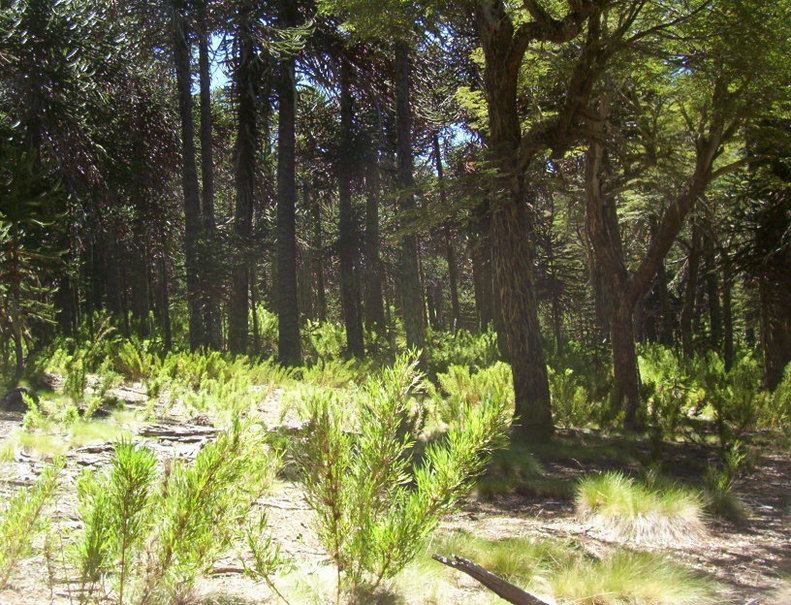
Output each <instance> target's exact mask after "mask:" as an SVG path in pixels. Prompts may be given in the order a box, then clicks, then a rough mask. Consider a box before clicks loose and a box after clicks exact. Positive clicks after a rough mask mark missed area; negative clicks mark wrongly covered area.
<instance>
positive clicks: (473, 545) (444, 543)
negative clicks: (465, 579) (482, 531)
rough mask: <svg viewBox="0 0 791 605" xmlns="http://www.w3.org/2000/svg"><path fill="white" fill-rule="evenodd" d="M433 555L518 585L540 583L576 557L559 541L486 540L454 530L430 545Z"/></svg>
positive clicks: (570, 546) (530, 539) (576, 556)
mask: <svg viewBox="0 0 791 605" xmlns="http://www.w3.org/2000/svg"><path fill="white" fill-rule="evenodd" d="M431 549H432V551H433V552H439V553H453V554H458V555H460V556H462V557H464V558H466V559H470V560H471V561H474V562H475V563H477V564H478V565H481V566H482V567H484V568H486V569H488V570H489V571H491V572H493V573H496V574H497V575H498V576H500V577H502V578H504V579H506V580H508V581H509V582H511V583H512V584H516V585H518V586H525V587H527V586H531V585H534V584H536V583H541V582H542V580H544V579H545V578H547V577H551V576H552V575H553V574H554V573H557V572H558V571H560V570H562V569H563V568H565V567H568V566H570V565H572V564H574V562H575V560H576V559H577V558H578V557H579V553H577V552H575V550H574V549H573V547H572V545H571V544H569V543H566V542H563V541H554V540H537V539H534V538H505V539H501V540H486V539H483V538H479V537H476V536H474V535H471V534H470V533H468V532H463V531H458V532H453V533H450V534H446V535H442V536H439V538H438V539H436V540H433V541H432V543H431Z"/></svg>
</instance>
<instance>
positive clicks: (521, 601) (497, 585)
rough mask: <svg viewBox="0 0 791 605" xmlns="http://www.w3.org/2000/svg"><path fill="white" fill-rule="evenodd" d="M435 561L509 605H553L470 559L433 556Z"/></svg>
mask: <svg viewBox="0 0 791 605" xmlns="http://www.w3.org/2000/svg"><path fill="white" fill-rule="evenodd" d="M432 558H433V559H434V560H435V561H439V562H440V563H442V564H443V565H447V566H448V567H452V568H453V569H458V570H459V571H461V572H464V573H466V574H467V575H468V576H470V577H471V578H473V579H474V580H477V581H478V582H480V583H481V584H483V585H484V586H485V587H486V588H488V589H489V590H491V591H492V592H493V593H495V594H496V595H497V596H498V597H500V598H501V599H505V600H506V601H508V602H509V603H514V604H515V605H552V604H551V603H548V602H547V601H544V600H542V599H539V598H538V597H537V596H535V595H533V594H530V593H529V592H527V591H525V590H522V589H521V588H519V587H518V586H514V585H513V584H511V583H510V582H506V581H505V580H503V579H502V578H501V577H500V576H498V575H496V574H493V573H492V572H491V571H489V570H487V569H484V568H483V567H481V566H480V565H478V564H476V563H473V562H472V561H470V560H468V559H464V558H462V557H459V556H458V555H452V557H451V558H450V559H449V558H447V557H443V556H442V555H433V556H432Z"/></svg>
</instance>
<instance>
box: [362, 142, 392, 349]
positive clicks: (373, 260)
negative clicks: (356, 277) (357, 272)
mask: <svg viewBox="0 0 791 605" xmlns="http://www.w3.org/2000/svg"><path fill="white" fill-rule="evenodd" d="M377 156H378V153H377V151H376V150H375V149H372V151H371V156H370V159H369V161H368V165H367V170H366V178H365V195H366V198H365V289H364V293H365V325H366V327H367V328H368V329H369V330H373V331H374V332H375V333H376V334H378V335H379V336H384V335H385V333H386V331H387V321H386V318H385V308H384V297H383V294H382V279H383V274H382V272H383V270H384V268H383V266H382V260H381V259H380V258H379V245H380V243H379V194H380V188H379V162H378V158H377Z"/></svg>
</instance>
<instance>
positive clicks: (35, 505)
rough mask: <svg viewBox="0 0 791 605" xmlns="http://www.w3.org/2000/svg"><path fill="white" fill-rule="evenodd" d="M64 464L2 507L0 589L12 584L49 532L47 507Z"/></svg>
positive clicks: (57, 465)
mask: <svg viewBox="0 0 791 605" xmlns="http://www.w3.org/2000/svg"><path fill="white" fill-rule="evenodd" d="M62 469H63V464H62V462H60V461H56V462H55V463H54V464H52V465H51V466H48V467H47V468H46V470H44V472H43V473H42V474H41V477H39V479H38V481H37V482H36V484H35V485H34V486H33V487H30V488H27V489H23V490H22V491H20V492H19V493H18V494H17V495H16V496H14V497H13V498H11V499H10V500H8V501H7V502H6V503H5V504H4V505H3V506H2V508H0V588H4V587H5V586H6V585H7V584H8V580H9V579H10V577H11V574H12V572H13V571H14V568H15V567H16V565H17V564H18V563H19V562H20V561H21V560H23V559H25V558H27V557H29V556H30V555H31V554H32V552H33V545H32V544H33V540H34V539H35V538H36V537H37V536H38V535H40V534H41V533H42V532H44V531H45V530H46V527H47V525H48V520H47V517H46V516H45V515H44V514H43V512H44V509H45V508H46V506H47V505H48V504H49V503H50V502H51V501H52V498H53V497H54V496H55V491H56V490H57V488H58V478H59V475H60V471H61V470H62Z"/></svg>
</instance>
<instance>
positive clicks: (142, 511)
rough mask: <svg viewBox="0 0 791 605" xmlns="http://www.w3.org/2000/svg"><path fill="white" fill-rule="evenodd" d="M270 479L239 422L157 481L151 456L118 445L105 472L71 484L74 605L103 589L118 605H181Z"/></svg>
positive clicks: (258, 443)
mask: <svg viewBox="0 0 791 605" xmlns="http://www.w3.org/2000/svg"><path fill="white" fill-rule="evenodd" d="M273 470H274V457H273V456H271V455H269V454H267V453H266V452H265V450H264V445H263V441H262V440H261V437H260V436H258V435H257V434H253V433H252V432H251V431H250V430H244V429H243V428H242V426H241V425H240V423H239V422H238V421H237V422H235V423H234V424H233V426H232V428H231V430H230V431H229V432H228V433H225V434H223V435H221V436H220V437H219V438H218V439H217V441H215V442H214V443H211V444H209V445H207V446H206V447H205V448H203V450H201V452H200V453H199V454H198V456H197V458H196V459H195V461H194V462H193V463H192V464H185V463H183V462H178V461H174V462H171V463H170V464H169V465H168V467H167V471H166V472H165V473H164V474H160V473H158V472H157V471H156V459H155V458H154V456H153V454H152V453H151V452H150V451H148V450H146V449H144V448H142V447H139V446H135V445H131V444H129V443H120V444H118V445H117V446H116V448H115V455H114V458H113V463H112V465H111V467H110V468H109V469H107V470H105V471H103V472H101V473H88V474H86V475H85V476H84V477H83V478H82V479H81V481H80V484H79V493H78V496H79V501H80V509H79V515H80V519H81V520H82V522H83V524H84V528H83V530H82V532H81V533H80V535H79V537H78V539H77V542H76V546H75V549H74V555H75V562H76V566H77V568H78V570H79V574H80V579H81V584H82V590H81V592H80V594H81V595H82V596H81V599H82V601H83V602H85V601H88V600H90V599H91V598H92V597H93V595H94V594H95V593H96V591H97V589H98V588H99V586H111V587H112V595H113V597H114V599H115V600H116V601H117V602H118V603H121V604H122V603H124V602H126V603H137V604H140V605H148V604H153V603H172V602H181V601H182V600H183V599H185V598H186V597H187V596H188V595H189V593H190V591H191V588H192V586H193V584H194V582H195V580H196V578H197V577H198V576H199V575H201V574H202V573H205V572H206V571H208V570H209V569H210V567H211V566H212V565H213V563H214V561H215V560H216V558H217V556H219V555H220V554H221V553H222V552H223V551H224V550H226V549H227V548H228V547H229V545H230V543H231V540H232V538H233V537H234V532H236V531H237V530H238V528H239V525H240V524H241V523H242V522H243V521H244V520H245V518H246V517H247V516H248V515H249V513H250V509H251V506H252V504H253V502H255V500H256V499H257V498H258V497H259V496H260V494H261V493H262V490H263V489H264V488H265V487H266V485H267V484H268V482H269V480H271V478H272V476H273Z"/></svg>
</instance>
